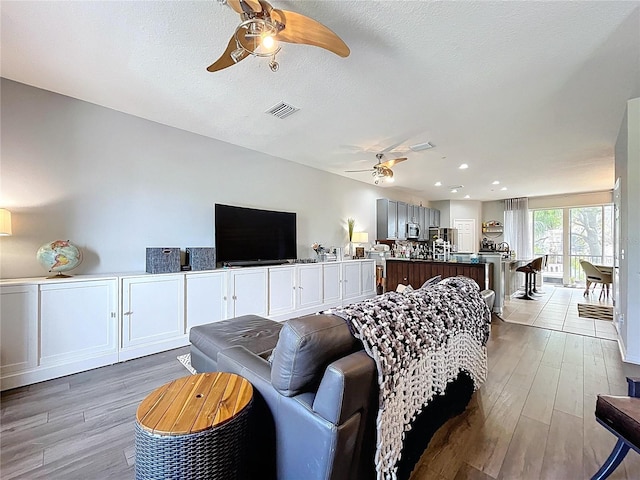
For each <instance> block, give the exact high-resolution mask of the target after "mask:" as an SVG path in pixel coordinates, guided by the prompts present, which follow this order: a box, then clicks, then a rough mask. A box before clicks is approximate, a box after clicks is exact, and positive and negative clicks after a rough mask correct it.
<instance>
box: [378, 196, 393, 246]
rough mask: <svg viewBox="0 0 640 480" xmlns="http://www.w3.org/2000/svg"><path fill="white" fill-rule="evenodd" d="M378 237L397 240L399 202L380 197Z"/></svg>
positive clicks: (379, 238)
mask: <svg viewBox="0 0 640 480" xmlns="http://www.w3.org/2000/svg"><path fill="white" fill-rule="evenodd" d="M376 213H377V222H376V223H377V225H376V228H377V230H376V239H378V240H385V239H389V240H396V239H397V238H398V202H395V201H393V200H388V199H386V198H379V199H378V200H377V201H376Z"/></svg>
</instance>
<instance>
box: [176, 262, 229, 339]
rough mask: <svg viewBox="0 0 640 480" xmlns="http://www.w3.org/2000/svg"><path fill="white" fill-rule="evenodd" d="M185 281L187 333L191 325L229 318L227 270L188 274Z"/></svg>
mask: <svg viewBox="0 0 640 480" xmlns="http://www.w3.org/2000/svg"><path fill="white" fill-rule="evenodd" d="M185 281H186V306H187V309H186V312H185V313H186V316H187V333H188V332H189V330H190V329H191V327H195V326H198V325H205V324H207V323H213V322H219V321H220V320H224V319H226V318H227V274H226V272H222V271H221V272H212V273H192V274H187V275H186V276H185Z"/></svg>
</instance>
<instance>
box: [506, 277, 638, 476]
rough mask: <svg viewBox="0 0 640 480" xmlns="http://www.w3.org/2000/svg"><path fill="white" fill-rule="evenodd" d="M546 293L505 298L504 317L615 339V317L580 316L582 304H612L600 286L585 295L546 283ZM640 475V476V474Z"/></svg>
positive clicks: (579, 291)
mask: <svg viewBox="0 0 640 480" xmlns="http://www.w3.org/2000/svg"><path fill="white" fill-rule="evenodd" d="M542 290H543V292H544V293H543V294H541V295H539V296H536V300H534V301H532V300H520V299H518V298H516V297H512V298H509V299H507V300H506V301H505V305H504V312H503V314H502V315H501V316H502V318H503V319H504V320H505V321H507V322H509V323H519V324H522V325H532V326H534V327H540V328H546V329H549V330H559V331H561V332H568V333H577V334H579V335H588V336H591V337H597V338H605V339H609V340H615V339H616V338H617V334H616V330H615V327H614V326H613V322H611V320H599V319H596V318H586V317H580V316H579V315H578V303H582V304H590V305H599V306H612V305H613V302H612V299H611V297H608V298H604V297H603V299H602V301H600V300H599V294H600V288H598V290H596V291H594V292H591V293H590V294H589V295H587V296H585V295H583V293H584V287H582V288H567V287H562V286H554V285H552V284H549V285H545V286H544V288H543V289H542ZM639 477H640V475H639Z"/></svg>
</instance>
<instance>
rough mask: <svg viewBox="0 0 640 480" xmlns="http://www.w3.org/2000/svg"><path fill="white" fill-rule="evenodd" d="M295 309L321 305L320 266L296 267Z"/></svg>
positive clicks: (319, 264)
mask: <svg viewBox="0 0 640 480" xmlns="http://www.w3.org/2000/svg"><path fill="white" fill-rule="evenodd" d="M297 271H298V280H297V282H296V285H297V287H298V288H297V291H298V298H297V308H313V307H318V306H320V305H322V264H321V263H318V264H310V265H298V267H297Z"/></svg>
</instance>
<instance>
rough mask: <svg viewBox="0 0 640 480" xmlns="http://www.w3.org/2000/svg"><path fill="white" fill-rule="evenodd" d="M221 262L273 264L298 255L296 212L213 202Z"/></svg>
mask: <svg viewBox="0 0 640 480" xmlns="http://www.w3.org/2000/svg"><path fill="white" fill-rule="evenodd" d="M214 223H215V239H216V260H217V262H219V264H220V265H221V266H245V265H275V264H280V263H286V262H287V260H291V259H295V258H297V237H296V214H295V213H291V212H277V211H272V210H259V209H256V208H246V207H235V206H231V205H221V204H219V203H216V204H215V221H214Z"/></svg>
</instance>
